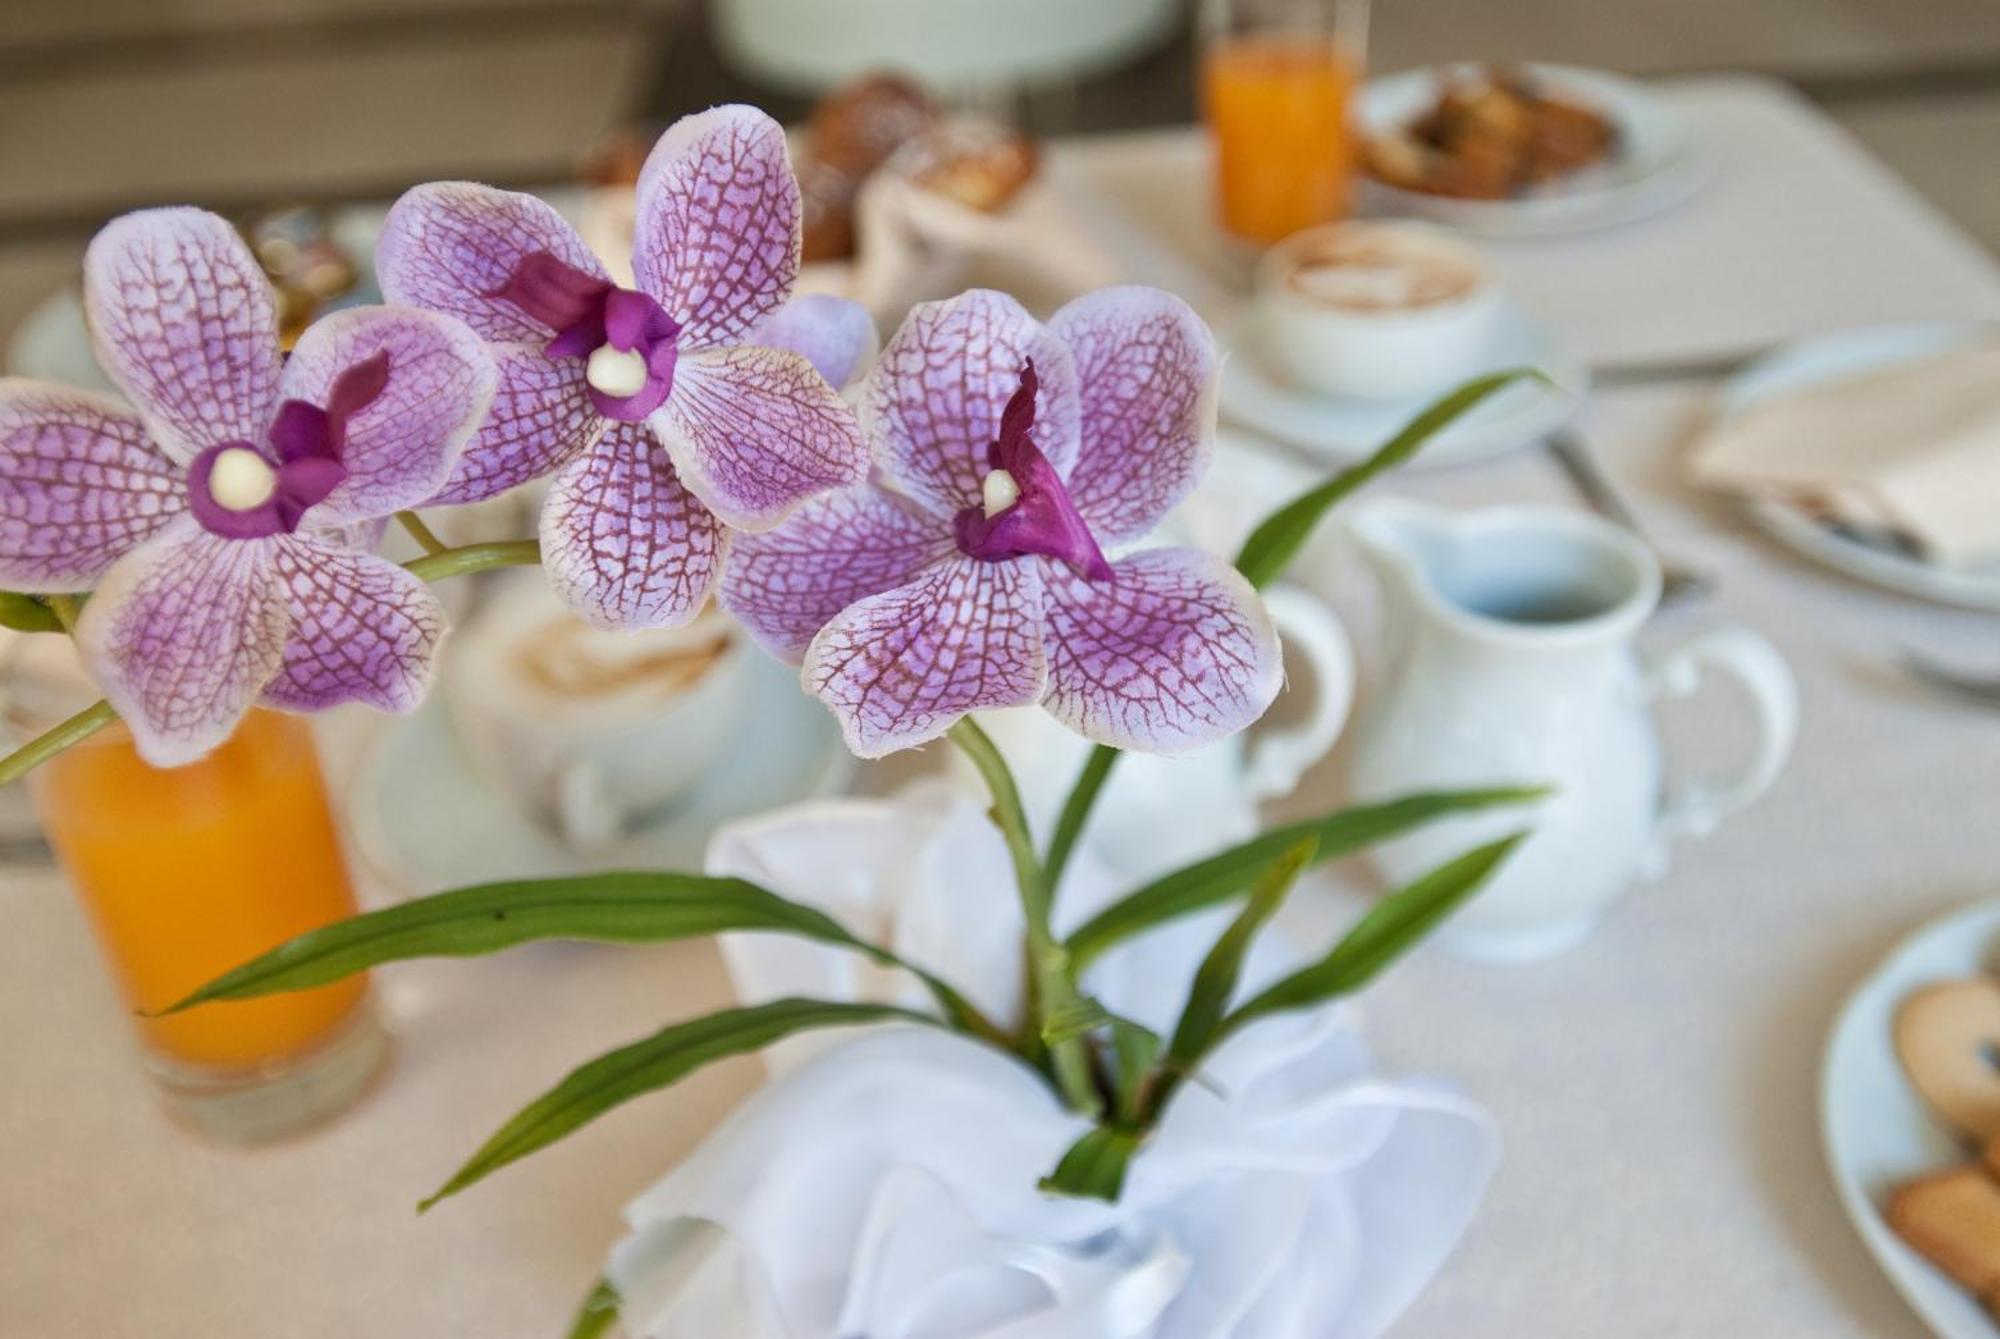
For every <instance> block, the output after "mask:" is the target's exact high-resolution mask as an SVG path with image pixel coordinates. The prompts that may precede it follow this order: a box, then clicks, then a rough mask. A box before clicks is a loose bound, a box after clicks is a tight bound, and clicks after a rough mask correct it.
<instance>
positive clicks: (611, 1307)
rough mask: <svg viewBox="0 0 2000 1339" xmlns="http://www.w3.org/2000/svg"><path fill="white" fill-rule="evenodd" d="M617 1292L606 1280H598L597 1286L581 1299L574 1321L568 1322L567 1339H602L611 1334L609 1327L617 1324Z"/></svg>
mask: <svg viewBox="0 0 2000 1339" xmlns="http://www.w3.org/2000/svg"><path fill="white" fill-rule="evenodd" d="M618 1307H619V1297H618V1290H617V1289H616V1288H613V1287H612V1286H611V1282H610V1280H608V1279H599V1280H598V1281H597V1286H595V1287H593V1288H592V1289H591V1290H590V1293H589V1295H588V1296H586V1297H585V1298H584V1299H583V1305H581V1306H579V1307H578V1308H577V1309H576V1319H575V1320H573V1321H571V1322H570V1327H569V1339H604V1336H605V1335H607V1334H609V1333H611V1327H612V1326H613V1325H616V1324H617V1323H618Z"/></svg>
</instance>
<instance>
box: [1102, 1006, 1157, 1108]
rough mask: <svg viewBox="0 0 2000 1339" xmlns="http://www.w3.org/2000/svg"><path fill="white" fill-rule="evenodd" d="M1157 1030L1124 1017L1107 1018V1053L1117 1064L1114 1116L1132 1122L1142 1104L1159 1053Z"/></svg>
mask: <svg viewBox="0 0 2000 1339" xmlns="http://www.w3.org/2000/svg"><path fill="white" fill-rule="evenodd" d="M1160 1044H1161V1043H1160V1034H1159V1033H1157V1032H1155V1031H1153V1030H1152V1029H1151V1028H1148V1027H1141V1026H1140V1025H1139V1024H1137V1023H1134V1022H1132V1021H1131V1020H1130V1019H1126V1018H1114V1019H1113V1020H1112V1021H1111V1055H1112V1059H1113V1060H1115V1061H1116V1062H1117V1065H1118V1084H1117V1093H1116V1097H1117V1107H1118V1119H1119V1120H1121V1121H1124V1122H1125V1123H1127V1124H1136V1123H1137V1121H1138V1119H1139V1113H1140V1112H1141V1111H1143V1110H1145V1107H1146V1083H1147V1080H1148V1079H1150V1078H1151V1077H1152V1072H1153V1061H1155V1060H1157V1059H1158V1058H1159V1055H1160Z"/></svg>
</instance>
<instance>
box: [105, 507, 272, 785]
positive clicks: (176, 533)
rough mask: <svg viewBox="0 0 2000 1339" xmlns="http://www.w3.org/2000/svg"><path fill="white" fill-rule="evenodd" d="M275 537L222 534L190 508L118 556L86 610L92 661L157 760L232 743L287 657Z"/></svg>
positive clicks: (177, 760)
mask: <svg viewBox="0 0 2000 1339" xmlns="http://www.w3.org/2000/svg"><path fill="white" fill-rule="evenodd" d="M276 543H277V541H274V540H236V539H223V538H221V537H220V536H217V535H211V534H209V533H208V532H207V531H206V530H203V529H202V528H201V526H200V524H199V523H197V522H196V521H195V519H194V518H193V517H192V516H183V517H181V518H179V519H176V520H175V521H174V522H173V523H172V524H171V525H169V526H168V527H167V528H166V529H164V530H162V531H161V532H160V533H159V534H157V535H155V536H153V538H151V539H150V540H148V541H146V543H145V544H143V545H141V546H140V547H139V548H137V549H135V550H133V551H132V552H131V553H129V554H127V555H126V556H125V557H124V558H121V559H120V560H119V561H118V562H117V563H115V564H114V565H113V566H112V568H111V570H110V571H109V572H107V573H106V574H105V577H104V581H103V583H102V584H101V585H99V586H98V588H97V592H96V594H94V595H93V596H92V597H91V600H90V603H89V604H87V605H85V606H84V611H83V617H82V618H81V619H79V620H78V622H77V629H76V640H77V646H78V648H79V649H80V650H81V651H82V653H83V658H84V662H85V664H86V665H88V666H89V668H90V671H91V675H92V677H93V678H95V679H96V680H97V683H98V685H99V687H100V688H101V689H102V690H103V692H104V696H105V697H106V698H107V699H109V700H110V702H111V705H112V706H113V707H114V708H115V709H116V710H117V712H118V714H119V715H120V716H122V717H123V718H124V719H125V722H126V724H128V725H129V726H131V728H132V738H133V740H134V742H135V743H136V744H137V745H138V748H139V756H140V757H142V758H144V759H145V760H146V761H147V762H149V763H151V764H153V765H154V766H155V767H176V766H179V765H180V764H182V763H188V762H193V761H194V760H195V759H197V758H199V757H201V756H202V755H204V754H206V753H207V752H209V750H211V749H213V748H214V747H215V746H216V745H218V744H220V743H221V742H222V741H223V740H225V739H227V738H228V737H229V732H230V731H231V730H233V729H234V728H235V727H236V723H237V722H238V721H239V720H241V719H242V718H243V713H244V712H246V711H248V710H249V709H250V708H251V706H252V705H254V704H255V703H256V701H257V696H258V694H259V693H261V692H263V691H264V686H265V685H266V684H268V683H270V681H271V679H272V676H274V675H275V674H277V672H278V669H279V666H280V665H281V664H282V663H283V660H284V654H285V640H286V637H287V636H288V635H289V633H290V630H291V615H290V612H289V611H288V609H287V608H286V604H285V599H284V594H283V591H282V590H281V589H280V587H279V586H278V583H277V582H276V581H275V580H274V579H273V575H272V557H273V554H274V552H275V546H276Z"/></svg>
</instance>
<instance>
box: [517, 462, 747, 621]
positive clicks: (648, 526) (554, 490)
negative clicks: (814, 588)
mask: <svg viewBox="0 0 2000 1339" xmlns="http://www.w3.org/2000/svg"><path fill="white" fill-rule="evenodd" d="M541 532H542V566H543V570H544V571H546V572H547V573H548V577H549V582H550V584H551V585H553V586H554V587H555V591H556V594H557V595H559V596H561V597H562V599H563V601H564V603H566V604H568V605H569V606H570V608H572V609H574V610H576V612H577V613H578V614H579V615H581V616H582V617H583V618H584V619H585V620H586V621H588V622H590V623H592V624H594V625H595V626H597V627H600V628H614V629H627V628H663V627H675V626H678V625H679V624H682V623H686V622H688V621H689V620H690V619H692V618H693V617H694V616H695V615H696V614H698V613H700V612H701V608H702V605H703V603H704V602H706V601H707V599H708V596H709V592H710V590H711V589H712V588H713V587H714V585H715V580H716V576H717V574H718V573H719V572H720V570H721V568H722V560H723V555H724V552H725V549H726V547H727V544H728V538H729V537H728V534H727V532H725V531H724V530H723V528H722V526H721V525H720V524H719V523H718V522H717V521H716V519H715V517H714V516H713V515H711V514H710V513H709V511H708V509H707V508H706V507H704V506H702V505H701V503H700V502H699V501H697V500H696V498H695V496H694V495H693V494H692V493H690V492H689V491H688V490H687V489H686V488H685V487H684V486H683V485H682V483H681V480H680V476H679V475H677V474H676V473H675V472H674V466H673V462H672V460H670V459H669V458H668V456H667V453H666V452H665V451H663V450H661V449H660V445H659V443H658V442H656V441H655V440H654V439H653V434H652V433H651V432H650V431H648V430H647V428H646V425H645V424H643V423H613V424H611V425H610V426H609V428H608V429H607V431H606V432H605V434H604V436H603V437H602V438H600V439H599V440H598V441H597V443H596V444H595V445H594V446H592V447H591V448H590V449H589V450H588V451H585V452H584V453H583V454H582V455H581V456H578V457H577V458H576V459H575V460H572V461H571V462H570V463H569V464H567V465H565V466H563V467H562V469H561V470H559V471H558V472H557V473H556V476H555V479H554V481H553V483H552V484H551V485H550V488H549V496H548V501H546V502H545V503H543V504H542V524H541Z"/></svg>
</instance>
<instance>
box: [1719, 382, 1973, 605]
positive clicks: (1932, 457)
mask: <svg viewBox="0 0 2000 1339" xmlns="http://www.w3.org/2000/svg"><path fill="white" fill-rule="evenodd" d="M1693 464H1694V473H1695V477H1696V479H1698V480H1699V481H1700V482H1702V483H1704V484H1707V485H1709V486H1711V487H1716V488H1724V489H1728V490H1730V491H1734V492H1740V493H1745V494H1749V495H1751V496H1760V497H1778V498H1781V499H1784V500H1788V501H1791V502H1794V503H1803V504H1805V505H1807V506H1811V507H1814V508H1817V509H1819V510H1822V511H1824V512H1826V513H1827V514H1828V515H1830V516H1832V517H1833V518H1834V519H1836V520H1838V521H1841V522H1844V523H1845V524H1847V525H1850V526H1853V527H1854V528H1856V529H1858V530H1861V531H1864V532H1872V533H1887V534H1889V535H1894V536H1899V537H1903V538H1907V539H1908V540H1910V541H1913V542H1914V543H1915V544H1916V545H1917V547H1918V548H1919V549H1920V550H1921V551H1922V552H1923V553H1924V555H1925V556H1926V557H1927V558H1929V559H1930V560H1932V561H1934V562H1938V563H1942V564H1947V565H1958V564H1967V563H1976V562H1981V561H1987V560H1991V559H1994V558H2000V506H1996V505H1995V499H2000V344H1984V345H1979V346H1976V347H1972V348H1966V349H1959V350H1956V351H1954V352H1951V353H1944V354H1939V355H1937V356H1935V357H1931V358H1925V359H1922V360H1920V361H1917V362H1913V363H1908V364H1905V365H1902V366H1898V367H1892V368H1887V369H1884V370H1882V371H1877V372H1869V373H1864V374H1862V375H1859V376H1853V377H1845V378H1841V379H1839V380H1837V381H1831V382H1827V383H1825V384H1823V385H1818V386H1812V387H1808V388H1806V389H1803V390H1800V391H1796V392H1794V393H1792V394H1789V395H1780V396H1776V397H1774V398H1772V399H1770V400H1768V401H1766V402H1764V403H1762V404H1759V405H1757V406H1755V407H1753V408H1751V409H1749V410H1747V411H1745V412H1744V413H1742V414H1739V415H1736V416H1735V417H1732V418H1730V419H1728V420H1726V421H1725V422H1723V423H1721V424H1720V425H1718V426H1717V427H1716V428H1715V429H1714V430H1713V431H1711V432H1710V433H1708V434H1707V435H1706V436H1705V437H1703V438H1702V439H1701V441H1699V442H1698V443H1697V444H1696V446H1695V449H1694V457H1693Z"/></svg>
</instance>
